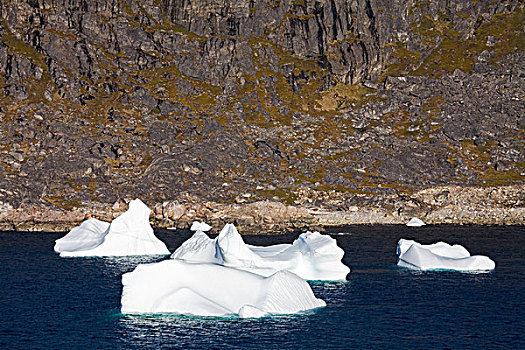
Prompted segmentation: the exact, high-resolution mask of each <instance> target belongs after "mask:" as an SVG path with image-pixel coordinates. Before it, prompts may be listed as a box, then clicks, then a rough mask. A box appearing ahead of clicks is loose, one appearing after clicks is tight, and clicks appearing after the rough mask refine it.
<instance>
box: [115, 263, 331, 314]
mask: <svg viewBox="0 0 525 350" xmlns="http://www.w3.org/2000/svg"><path fill="white" fill-rule="evenodd" d="M122 284H123V290H122V298H121V306H122V307H121V312H122V313H123V314H136V313H177V314H186V315H197V316H228V315H238V316H239V317H262V316H266V315H272V314H293V313H297V312H301V311H306V310H310V309H315V308H319V307H323V306H326V303H325V302H324V301H323V300H321V299H317V298H316V297H315V296H314V294H313V292H312V289H311V288H310V285H309V284H308V282H306V281H304V280H303V279H301V278H300V277H298V276H296V275H294V274H293V273H291V272H288V271H279V272H276V273H275V274H273V275H271V276H269V277H262V276H260V275H257V274H254V273H251V272H247V271H242V270H238V269H235V268H231V267H226V266H221V265H217V264H207V263H188V262H185V261H182V260H176V259H168V260H164V261H161V262H158V263H153V264H143V265H138V266H137V267H136V268H135V270H133V271H132V272H129V273H126V274H124V275H123V276H122Z"/></svg>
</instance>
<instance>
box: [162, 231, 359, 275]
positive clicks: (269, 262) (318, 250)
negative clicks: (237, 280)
mask: <svg viewBox="0 0 525 350" xmlns="http://www.w3.org/2000/svg"><path fill="white" fill-rule="evenodd" d="M343 255H344V251H343V250H342V249H341V248H340V247H338V246H337V242H336V241H335V240H334V239H333V238H331V237H330V236H327V235H322V234H320V233H319V232H306V233H303V234H301V235H300V236H299V238H298V239H296V240H295V241H294V242H293V244H277V245H271V246H267V247H262V246H252V245H248V244H246V243H245V242H244V241H243V239H242V237H241V235H240V234H239V232H237V229H236V228H235V226H234V225H232V224H226V225H225V226H224V228H223V229H222V231H221V233H220V234H219V236H217V238H215V239H211V238H209V237H208V236H207V235H206V234H205V233H204V232H202V231H197V232H196V233H195V234H194V235H193V236H192V237H191V238H189V239H188V240H187V241H185V242H184V243H183V244H182V245H181V246H180V247H179V248H178V249H177V250H176V251H175V252H174V253H173V254H172V256H171V257H172V258H173V259H180V260H185V261H189V262H207V263H215V264H220V265H224V266H230V267H235V268H238V269H242V270H246V271H251V272H253V273H256V274H259V275H262V276H270V275H272V274H274V273H275V272H277V271H280V270H288V271H291V272H293V273H295V274H296V275H298V276H299V277H301V278H304V279H306V280H311V281H314V280H317V281H341V280H345V279H346V275H347V274H348V273H349V272H350V269H349V268H348V267H347V266H345V265H344V264H343V263H342V262H341V259H342V258H343Z"/></svg>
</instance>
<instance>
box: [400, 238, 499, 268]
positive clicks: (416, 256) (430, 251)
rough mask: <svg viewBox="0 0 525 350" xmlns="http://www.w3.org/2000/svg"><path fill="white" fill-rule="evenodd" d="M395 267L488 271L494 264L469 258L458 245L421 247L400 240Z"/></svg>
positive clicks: (488, 260) (473, 257)
mask: <svg viewBox="0 0 525 350" xmlns="http://www.w3.org/2000/svg"><path fill="white" fill-rule="evenodd" d="M397 255H398V260H397V265H398V266H402V267H406V268H409V269H414V270H456V271H473V272H474V271H490V270H494V268H495V267H496V264H495V263H494V261H492V260H491V259H490V258H489V257H486V256H482V255H475V256H471V255H470V253H469V252H468V250H466V249H465V248H464V247H463V246H461V245H459V244H455V245H450V244H448V243H445V242H437V243H434V244H429V245H423V244H420V243H418V242H415V241H412V240H407V239H400V240H399V242H398V244H397Z"/></svg>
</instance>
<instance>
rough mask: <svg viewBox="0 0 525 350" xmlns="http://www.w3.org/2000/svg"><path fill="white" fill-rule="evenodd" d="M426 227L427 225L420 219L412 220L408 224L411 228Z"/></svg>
mask: <svg viewBox="0 0 525 350" xmlns="http://www.w3.org/2000/svg"><path fill="white" fill-rule="evenodd" d="M425 225H426V224H425V223H424V222H423V220H421V219H418V218H411V219H410V220H409V221H408V223H407V226H409V227H421V226H425Z"/></svg>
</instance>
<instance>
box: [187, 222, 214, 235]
mask: <svg viewBox="0 0 525 350" xmlns="http://www.w3.org/2000/svg"><path fill="white" fill-rule="evenodd" d="M190 230H191V231H202V232H206V231H209V230H211V226H210V225H208V224H207V223H205V222H201V221H194V222H193V224H191V228H190Z"/></svg>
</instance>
